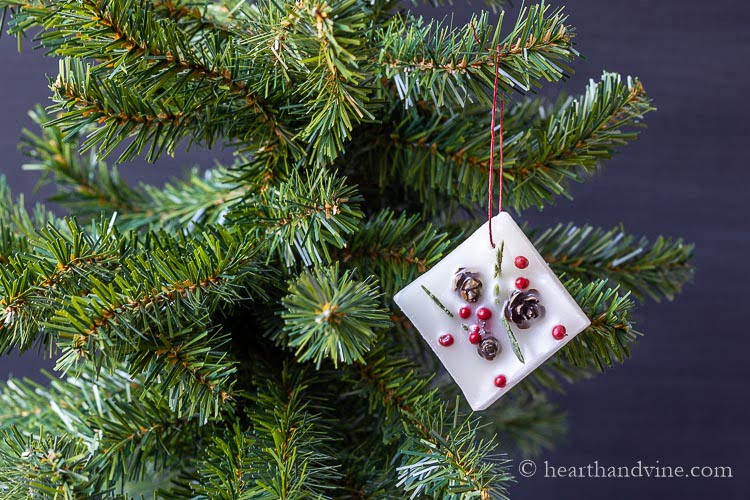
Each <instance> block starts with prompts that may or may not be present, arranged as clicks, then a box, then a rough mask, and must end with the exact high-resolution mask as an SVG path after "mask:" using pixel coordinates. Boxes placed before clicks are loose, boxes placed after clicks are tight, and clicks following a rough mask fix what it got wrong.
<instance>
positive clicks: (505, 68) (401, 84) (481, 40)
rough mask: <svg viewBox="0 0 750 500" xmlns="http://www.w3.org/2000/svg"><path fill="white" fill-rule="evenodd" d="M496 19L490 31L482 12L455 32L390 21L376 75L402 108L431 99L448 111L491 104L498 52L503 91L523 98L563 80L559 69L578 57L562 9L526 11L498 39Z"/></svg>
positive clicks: (396, 19)
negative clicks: (379, 74) (544, 83)
mask: <svg viewBox="0 0 750 500" xmlns="http://www.w3.org/2000/svg"><path fill="white" fill-rule="evenodd" d="M502 19H503V16H502V15H501V17H500V20H499V22H498V24H497V25H496V26H492V25H490V24H489V17H488V16H487V15H486V14H482V15H480V16H478V17H476V16H475V17H473V18H472V20H471V21H470V22H469V23H468V24H466V25H465V26H460V27H458V28H456V27H454V26H453V25H452V24H447V25H446V24H444V23H441V22H435V21H430V22H425V21H424V20H423V19H422V18H414V17H412V16H408V17H400V16H396V17H394V18H393V20H392V21H391V22H390V23H388V24H387V25H386V26H385V27H384V28H383V31H382V33H380V34H379V38H380V39H381V40H383V46H382V48H381V50H380V54H379V55H378V64H379V65H380V68H381V71H382V75H383V76H384V77H385V78H387V79H388V80H389V81H392V82H393V85H394V86H395V91H396V92H397V94H398V96H399V97H400V99H401V100H403V101H404V103H405V105H406V106H407V107H411V106H415V105H417V103H418V102H420V101H431V102H433V103H434V105H435V106H436V107H443V106H448V107H450V108H452V109H454V110H457V109H460V108H463V107H464V106H465V105H466V104H467V103H470V102H476V101H478V102H481V103H482V104H483V105H487V104H488V103H489V102H490V101H488V98H487V96H486V93H487V91H488V90H491V89H492V88H493V83H494V76H495V65H496V60H497V54H498V52H499V55H500V62H499V64H500V69H499V76H500V81H499V83H500V86H501V89H502V91H503V92H506V91H509V90H514V91H517V92H527V91H530V90H532V89H534V88H536V87H539V86H540V83H539V81H540V80H546V81H557V80H560V79H561V78H563V77H564V76H565V73H566V71H567V67H566V66H565V64H566V63H567V62H569V61H571V60H572V59H573V58H575V57H576V56H578V52H577V51H576V50H575V49H574V48H573V44H572V38H573V36H574V30H573V28H572V27H570V26H568V25H566V21H567V16H565V15H563V13H562V9H557V10H552V9H550V8H549V6H547V5H545V4H544V3H542V4H540V5H532V6H529V7H525V8H523V9H521V11H520V12H519V15H518V19H517V20H516V23H515V25H514V26H513V29H512V30H511V32H510V33H508V34H507V35H506V36H505V37H502V38H501V34H500V28H501V25H502ZM496 48H498V50H496Z"/></svg>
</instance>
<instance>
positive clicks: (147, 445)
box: [0, 370, 202, 498]
mask: <svg viewBox="0 0 750 500" xmlns="http://www.w3.org/2000/svg"><path fill="white" fill-rule="evenodd" d="M151 389H152V386H151V385H150V383H148V382H147V381H146V380H145V379H144V377H141V376H138V377H136V378H131V377H130V376H128V374H127V372H126V371H124V370H116V371H114V372H113V373H111V374H102V375H94V374H93V373H91V372H84V373H82V374H81V376H79V377H75V378H68V379H67V380H60V379H57V378H53V377H51V376H50V381H49V383H48V384H44V385H42V384H38V383H34V382H31V381H28V380H26V381H22V380H9V381H8V382H5V383H3V384H0V401H2V403H3V410H2V412H0V413H1V415H0V416H1V417H2V418H1V419H0V432H3V433H5V437H6V444H7V443H9V442H14V441H15V442H16V443H17V442H18V439H19V438H20V439H22V440H26V442H27V448H26V449H25V451H28V452H29V453H31V450H33V449H34V447H35V443H37V442H46V443H70V444H73V445H75V449H81V450H83V457H84V458H85V460H83V462H82V463H81V468H80V469H78V473H80V474H81V476H80V477H77V478H76V477H71V479H77V480H80V481H75V482H74V483H73V484H72V485H69V486H68V487H69V488H72V489H71V490H70V492H71V493H73V492H75V493H76V495H73V497H74V498H80V497H81V496H91V495H96V494H100V492H104V491H112V492H113V493H114V492H115V491H122V490H123V488H126V489H127V487H128V486H127V485H128V484H133V483H137V482H143V481H146V480H149V479H151V478H152V476H153V475H154V467H166V468H172V469H174V470H178V471H179V470H182V469H183V467H184V463H185V459H186V458H187V457H192V456H194V455H195V454H196V452H197V445H198V444H199V442H200V439H199V437H200V436H201V435H202V431H201V426H200V421H199V420H198V419H197V418H194V417H193V416H186V417H180V416H177V415H175V414H174V413H172V412H171V411H170V410H169V408H168V405H167V400H166V399H165V398H164V397H163V395H162V394H160V393H159V392H156V391H153V390H151ZM8 437H11V438H12V439H11V441H8V440H7V439H8ZM48 450H56V448H55V447H52V446H51V447H49V448H46V449H45V451H48ZM6 451H7V450H6ZM177 452H179V453H180V456H179V457H178V456H176V455H175V454H174V453H177ZM1 453H2V452H0V454H1ZM56 454H57V455H60V456H59V457H58V458H60V459H64V455H63V454H60V453H57V452H56ZM6 458H9V457H7V456H6ZM26 458H27V460H26V461H25V463H20V462H19V463H17V464H16V467H17V468H18V470H21V469H22V468H25V467H29V468H31V467H37V466H38V464H37V465H35V464H34V463H33V462H34V459H35V458H39V457H35V456H33V455H29V454H28V453H27V457H26ZM68 458H69V459H70V458H74V456H73V457H71V456H69V457H68ZM8 463H10V462H8ZM73 463H76V462H75V460H73V461H72V462H71V463H70V464H69V465H72V464H73ZM48 464H49V465H53V464H54V461H53V460H50V462H48ZM54 465H58V466H62V465H63V463H62V461H61V462H59V463H58V464H54ZM41 470H44V469H41ZM41 470H40V472H41ZM7 472H8V471H3V470H2V468H1V467H0V475H3V477H7ZM27 472H29V473H30V474H29V476H27V479H28V481H26V480H24V482H23V484H24V485H25V487H26V488H27V489H29V488H30V489H34V488H37V487H39V488H41V489H40V490H39V492H40V493H41V492H43V491H47V492H49V491H51V489H50V488H62V489H61V490H59V491H58V493H63V491H64V489H65V487H66V486H65V483H66V477H65V473H64V472H63V473H60V474H55V473H54V472H50V473H49V475H48V476H47V477H44V476H43V475H41V476H39V477H38V478H37V480H36V482H38V484H39V486H36V485H35V484H33V483H34V482H35V481H34V479H33V478H34V477H35V476H34V474H33V473H32V472H31V470H27ZM160 474H161V471H160V472H159V475H160ZM48 481H49V482H48ZM47 482H48V483H47ZM45 483H46V484H45ZM3 484H4V485H5V484H10V483H5V482H3ZM1 493H2V490H1V489H0V494H1ZM11 498H13V497H12V496H11Z"/></svg>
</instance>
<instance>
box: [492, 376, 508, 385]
mask: <svg viewBox="0 0 750 500" xmlns="http://www.w3.org/2000/svg"><path fill="white" fill-rule="evenodd" d="M507 383H508V379H507V378H505V375H498V376H497V377H495V387H500V388H503V387H505V384H507Z"/></svg>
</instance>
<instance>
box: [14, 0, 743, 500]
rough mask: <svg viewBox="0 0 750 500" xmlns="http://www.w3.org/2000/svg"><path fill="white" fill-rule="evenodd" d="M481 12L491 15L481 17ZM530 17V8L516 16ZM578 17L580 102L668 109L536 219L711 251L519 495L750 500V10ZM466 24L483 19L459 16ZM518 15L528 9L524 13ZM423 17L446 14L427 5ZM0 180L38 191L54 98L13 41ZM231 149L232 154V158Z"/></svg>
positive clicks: (22, 361)
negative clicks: (586, 96)
mask: <svg viewBox="0 0 750 500" xmlns="http://www.w3.org/2000/svg"><path fill="white" fill-rule="evenodd" d="M472 8H473V9H476V10H478V7H472ZM516 8H517V6H516ZM567 9H568V13H569V14H570V21H571V23H572V24H573V25H575V26H576V27H577V28H578V33H579V36H578V38H577V43H578V48H579V49H580V50H581V52H582V53H583V54H584V55H585V56H586V58H587V60H586V61H580V62H578V63H577V64H576V65H575V68H576V71H577V73H576V75H575V77H574V78H573V79H572V80H571V81H570V82H569V83H568V84H566V85H567V87H566V88H567V89H569V91H570V92H578V91H580V89H582V88H583V86H584V85H585V82H586V81H587V80H588V79H589V78H598V77H599V75H600V73H601V71H602V70H603V69H607V70H610V71H618V72H621V73H624V74H633V75H637V76H639V77H640V78H641V79H642V81H643V83H644V85H645V87H646V90H647V91H648V92H649V94H650V95H651V96H652V97H653V98H654V100H655V103H656V105H657V106H658V108H659V111H658V112H657V113H654V114H652V115H650V116H649V117H648V118H647V123H648V125H649V128H648V129H647V130H646V131H645V132H644V134H643V135H642V137H641V139H640V140H639V141H637V142H636V143H635V144H633V145H631V146H629V147H627V148H626V149H625V150H624V151H623V153H622V154H621V155H620V156H619V157H618V158H616V159H615V160H613V161H611V162H609V164H608V166H607V168H606V169H605V170H604V172H603V173H602V174H601V175H599V176H598V177H596V178H595V179H594V180H592V181H591V182H588V183H586V184H584V185H580V186H576V187H575V189H574V191H573V192H574V195H575V201H574V202H567V201H560V202H559V203H558V205H557V206H556V207H553V208H550V209H548V210H546V211H544V212H542V213H538V212H532V211H530V212H528V213H527V214H524V216H525V217H526V218H527V219H529V220H531V221H532V222H533V223H535V224H540V225H542V224H543V225H547V224H553V223H555V222H558V221H568V220H574V221H577V222H579V223H584V222H590V223H593V224H597V225H603V226H612V225H614V224H615V223H617V222H620V221H622V222H623V223H624V224H625V227H626V228H627V229H628V230H629V231H631V232H633V233H636V234H646V235H649V236H651V237H655V236H656V235H658V234H661V233H665V234H670V235H682V236H684V237H685V238H686V239H687V240H689V241H693V242H695V243H696V244H697V249H696V256H695V261H694V262H695V265H696V267H697V270H698V272H697V275H696V279H695V282H694V283H692V284H691V285H690V286H689V287H688V288H687V289H686V290H685V293H683V294H682V295H681V296H679V297H678V299H677V300H676V301H675V302H674V303H662V304H656V303H653V302H649V303H647V304H645V305H644V306H643V307H641V308H640V309H639V311H638V313H637V321H638V328H639V329H640V330H642V331H644V332H646V337H645V338H644V339H643V340H642V341H641V342H640V343H639V344H638V345H637V346H636V348H635V349H634V352H633V357H632V359H630V360H629V361H627V362H626V363H625V364H624V365H623V366H621V367H618V368H616V369H614V370H611V371H610V372H609V373H608V374H606V375H603V376H599V377H597V378H595V379H593V380H591V381H588V382H584V383H580V384H577V385H575V386H572V387H570V388H569V391H568V394H566V395H565V396H563V397H561V398H559V400H560V403H561V405H562V407H563V408H564V409H566V410H567V413H568V416H569V421H570V427H571V429H570V434H569V436H568V438H567V439H566V440H565V441H564V442H562V443H560V444H559V446H558V447H557V450H556V451H555V452H549V453H544V454H543V456H542V457H539V458H538V460H537V461H538V464H539V468H540V471H541V472H540V473H539V474H538V475H537V477H535V478H533V479H523V478H520V479H519V481H518V484H517V485H516V486H515V488H514V490H513V493H514V496H515V498H545V497H547V498H578V499H581V498H586V499H588V498H600V497H602V496H606V497H608V498H609V499H616V498H623V499H626V498H627V499H630V498H634V497H636V496H637V497H638V498H685V499H687V498H738V499H739V498H749V497H750V488H748V477H749V475H748V470H747V469H748V467H750V461H749V460H748V450H750V431H748V412H747V409H748V403H747V399H748V383H750V377H749V376H750V369H748V361H747V359H748V337H749V336H750V333H749V332H748V322H749V321H748V320H749V318H748V316H749V315H748V312H747V311H748V307H749V306H748V303H747V301H748V299H750V294H748V293H747V286H748V285H747V283H748V279H750V273H749V272H748V262H747V260H746V259H747V256H748V254H750V235H749V233H748V217H750V199H749V198H748V196H747V195H748V192H747V181H748V178H749V177H750V176H749V175H748V170H747V154H746V149H747V147H748V125H747V121H748V110H749V107H748V105H747V99H748V96H747V93H748V92H747V91H748V78H750V69H749V67H748V63H749V62H750V37H749V36H748V26H750V7H748V6H747V5H746V4H745V3H744V2H741V1H730V0H716V1H712V2H698V1H685V0H683V1H677V0H661V1H647V0H640V1H632V0H631V1H615V0H608V1H604V0H569V1H568V2H567ZM456 10H458V11H460V15H457V16H456V17H457V20H460V21H464V20H465V19H466V18H467V16H468V13H469V12H470V10H469V9H467V8H466V7H465V6H464V5H459V6H458V7H457V9H456ZM511 10H514V11H515V9H511ZM424 11H425V13H426V14H427V13H429V12H435V11H430V10H429V9H424ZM0 72H1V73H2V78H0V95H2V97H3V99H2V102H3V105H4V106H3V114H2V119H0V151H1V152H2V163H0V172H2V173H5V174H6V175H7V176H8V177H9V178H10V180H11V184H12V186H13V187H14V189H15V192H17V193H20V192H26V193H29V192H30V190H31V188H32V186H33V185H34V183H35V180H36V179H35V176H34V174H32V173H24V172H21V170H20V165H21V164H22V163H23V158H22V157H21V156H20V155H19V154H17V153H16V139H17V137H18V135H19V132H20V130H21V128H22V127H23V126H25V125H27V124H28V119H27V116H26V111H27V110H28V109H29V108H31V107H32V106H33V105H34V104H35V103H36V102H43V103H44V102H46V99H47V97H48V94H49V93H48V90H47V87H46V85H47V83H46V79H45V78H44V76H43V75H44V74H45V73H47V74H50V75H54V74H55V72H56V63H55V62H54V61H52V60H50V59H45V58H44V57H42V55H41V54H40V53H32V52H31V51H28V50H27V51H24V52H23V53H22V54H20V55H19V54H18V53H17V52H16V49H15V41H14V40H12V39H10V38H7V37H5V38H3V39H2V40H0ZM224 154H226V153H224ZM213 157H214V155H213V154H211V153H201V152H191V153H188V154H181V155H180V156H179V158H177V159H175V160H170V161H166V162H160V163H159V164H158V165H157V166H156V167H149V166H143V165H135V166H128V167H127V168H124V171H125V173H126V175H127V176H128V177H129V178H131V179H138V180H143V181H146V182H149V181H157V182H159V181H161V180H163V179H164V178H165V177H168V176H171V175H176V174H177V173H179V172H180V170H181V169H183V168H185V167H187V166H191V165H193V164H196V163H200V164H202V165H209V164H210V163H211V159H212V158H213ZM43 364H44V363H42V362H40V361H39V360H38V357H37V356H35V355H33V354H31V355H26V356H23V357H22V358H16V357H5V358H3V359H2V360H0V377H5V376H7V375H8V374H14V375H31V376H34V375H35V374H36V373H37V371H38V368H39V366H40V365H43ZM545 460H546V461H548V462H549V464H552V465H556V466H582V465H583V466H585V465H586V464H589V463H593V462H594V461H595V460H598V461H599V463H600V464H602V465H634V464H635V463H636V462H637V461H638V460H642V461H643V463H644V465H655V464H657V461H659V464H660V465H673V466H678V465H682V466H692V465H709V466H716V465H728V466H731V467H732V468H733V472H734V478H733V479H671V480H666V479H661V480H658V479H650V480H625V479H622V480H602V479H545V478H544V477H540V475H542V476H543V470H544V461H545Z"/></svg>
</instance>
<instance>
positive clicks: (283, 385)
mask: <svg viewBox="0 0 750 500" xmlns="http://www.w3.org/2000/svg"><path fill="white" fill-rule="evenodd" d="M269 370H270V368H269ZM316 382H317V381H316V378H315V377H314V376H313V375H312V373H311V372H309V371H308V370H304V369H299V368H295V367H293V366H292V365H289V364H285V365H284V368H283V369H282V371H281V375H280V377H277V376H275V375H272V374H271V373H267V374H263V375H259V376H258V381H257V383H258V392H257V395H256V396H254V397H252V398H251V399H252V404H251V406H250V408H249V409H248V418H249V422H250V428H249V429H248V430H243V429H242V427H241V426H240V425H239V424H234V425H233V427H232V428H231V429H228V430H227V431H226V432H225V433H224V435H219V436H215V437H214V438H213V442H212V443H211V444H210V445H209V446H208V447H207V449H206V455H205V457H204V458H202V460H201V461H200V462H199V463H198V467H197V471H196V473H195V477H196V478H197V480H196V481H191V482H190V486H191V487H192V488H193V490H194V491H195V493H197V494H198V498H228V499H229V498H289V499H302V498H313V497H314V498H329V493H330V492H331V491H332V488H333V485H334V484H335V483H336V482H337V481H338V479H339V477H340V474H339V472H338V470H337V464H336V461H335V458H334V456H333V445H334V441H333V439H332V437H331V432H332V431H333V429H332V428H331V427H330V423H329V422H327V421H326V419H325V418H324V414H325V412H326V410H325V408H324V403H323V401H320V400H319V399H318V398H317V397H316V395H315V393H314V392H313V391H312V390H311V388H310V386H311V385H314V384H316Z"/></svg>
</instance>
